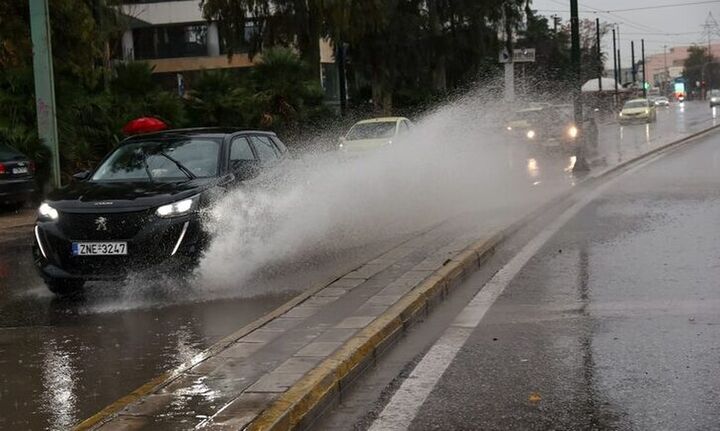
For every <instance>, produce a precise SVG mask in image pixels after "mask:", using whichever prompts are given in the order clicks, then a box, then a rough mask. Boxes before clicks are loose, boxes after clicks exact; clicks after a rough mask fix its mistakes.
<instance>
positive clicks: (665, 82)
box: [662, 45, 670, 95]
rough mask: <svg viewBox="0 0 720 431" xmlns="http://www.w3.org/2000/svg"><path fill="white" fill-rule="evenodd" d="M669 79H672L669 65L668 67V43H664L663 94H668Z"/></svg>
mask: <svg viewBox="0 0 720 431" xmlns="http://www.w3.org/2000/svg"><path fill="white" fill-rule="evenodd" d="M669 81H670V71H669V70H668V67H667V45H663V90H662V94H663V95H665V94H666V91H667V88H668V82H669Z"/></svg>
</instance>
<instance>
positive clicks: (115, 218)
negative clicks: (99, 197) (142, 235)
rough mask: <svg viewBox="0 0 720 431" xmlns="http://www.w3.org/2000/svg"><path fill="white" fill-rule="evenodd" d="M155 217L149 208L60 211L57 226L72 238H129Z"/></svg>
mask: <svg viewBox="0 0 720 431" xmlns="http://www.w3.org/2000/svg"><path fill="white" fill-rule="evenodd" d="M153 217H155V215H154V213H153V212H152V211H150V210H145V211H134V212H123V213H90V214H81V213H66V212H62V213H60V218H59V219H58V226H59V228H60V230H61V231H62V232H63V233H64V234H65V236H66V237H67V238H70V239H73V240H122V239H130V238H133V237H134V236H135V235H137V233H138V232H140V230H141V229H142V228H143V226H145V225H146V224H147V223H149V222H151V221H152V218H153Z"/></svg>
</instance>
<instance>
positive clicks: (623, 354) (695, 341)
mask: <svg viewBox="0 0 720 431" xmlns="http://www.w3.org/2000/svg"><path fill="white" fill-rule="evenodd" d="M718 220H720V136H719V135H718V134H717V133H715V134H713V135H710V136H708V137H706V138H703V139H702V140H701V141H700V142H698V143H696V144H693V145H691V146H689V147H686V148H683V149H681V150H680V151H677V152H673V153H671V154H669V155H666V156H665V157H663V158H660V159H659V160H657V161H655V162H654V163H651V164H649V165H646V166H644V167H643V168H641V169H640V170H638V171H635V172H632V173H630V174H628V175H625V176H623V177H621V178H620V179H619V181H617V182H616V183H614V184H612V185H611V186H610V188H609V189H607V190H605V191H604V192H603V193H602V194H601V195H600V196H599V197H597V198H595V199H594V200H592V201H591V202H590V203H589V204H588V205H586V206H585V207H583V208H582V209H581V210H580V211H579V212H578V213H577V214H575V215H574V216H572V217H571V218H570V219H569V222H567V223H564V224H563V225H562V227H561V228H560V229H559V231H557V232H556V233H554V234H553V235H552V236H550V237H549V240H548V241H547V242H544V244H543V245H542V246H541V247H540V248H539V251H538V252H537V253H535V254H533V255H532V256H531V257H530V258H529V261H528V262H527V264H525V265H524V266H520V268H521V269H520V270H519V272H516V273H513V274H512V276H510V277H511V278H510V279H508V280H507V285H506V286H507V287H505V288H504V291H503V290H501V291H500V292H502V293H501V294H500V296H499V297H498V299H497V300H496V302H494V303H491V304H492V305H491V306H490V308H489V309H488V310H487V312H486V314H484V317H482V316H483V315H480V316H481V317H480V318H481V319H482V320H480V323H479V325H477V327H476V328H475V329H469V330H470V331H471V332H469V333H468V335H467V338H466V339H464V341H463V342H462V344H461V347H460V348H459V351H458V353H457V355H454V354H453V353H449V355H451V356H450V358H451V359H449V360H448V364H449V365H448V366H447V368H442V367H444V365H439V364H440V363H442V362H443V361H444V358H442V357H439V358H438V357H434V356H433V357H432V358H431V356H432V352H434V348H435V347H438V346H443V345H445V344H443V343H447V346H452V345H453V343H454V342H453V340H452V339H451V338H452V337H450V338H448V337H447V334H456V335H455V336H457V334H459V333H460V332H446V333H445V334H446V335H443V337H442V338H440V339H439V341H437V344H434V345H433V349H431V350H430V353H428V354H427V355H425V356H424V352H425V351H427V349H426V348H424V347H423V346H422V345H420V346H419V347H418V349H419V351H420V355H419V357H420V358H422V361H420V365H418V367H420V366H422V367H425V368H423V369H427V370H433V372H435V370H437V372H438V373H440V374H439V376H440V377H439V380H438V381H437V382H430V384H429V388H432V389H431V390H430V391H429V394H428V396H427V398H424V397H423V396H420V395H417V394H415V395H413V394H408V392H407V389H406V386H407V388H411V387H416V386H417V385H418V384H419V385H420V386H422V384H423V382H422V381H421V382H420V383H417V384H416V383H413V379H414V378H415V377H412V376H414V374H410V371H411V370H412V367H414V366H415V364H416V363H417V362H418V361H419V359H418V357H415V358H413V360H412V361H410V363H409V364H408V366H406V367H405V368H404V369H402V370H401V371H399V372H397V374H395V378H394V379H392V377H391V378H390V379H387V380H388V381H390V382H391V383H388V384H387V386H384V387H382V391H380V390H376V392H375V394H374V395H375V396H374V397H372V398H371V397H367V396H366V400H365V401H366V403H365V405H362V404H356V405H354V406H353V408H354V409H356V410H357V409H366V410H365V413H364V414H363V413H362V412H361V413H359V414H358V413H355V414H354V415H350V414H348V413H347V408H344V407H343V406H342V404H341V406H340V408H338V409H336V411H335V412H333V413H332V414H331V415H329V418H328V419H326V422H323V423H322V427H323V429H365V428H367V427H368V426H369V425H370V424H372V423H373V420H374V418H375V417H377V415H378V414H379V413H380V412H381V411H382V414H383V415H385V414H388V415H390V416H388V417H392V414H393V412H391V411H388V409H387V406H388V405H390V406H393V407H395V408H397V409H398V410H400V411H405V409H407V410H408V411H411V412H413V415H412V416H411V417H410V419H411V421H407V422H406V423H404V424H403V427H407V428H408V429H411V430H434V429H437V430H447V429H458V430H459V429H487V430H501V429H502V430H504V429H522V430H547V429H556V430H579V429H587V430H657V429H667V430H711V429H718V427H719V426H720V425H719V424H720V290H718V288H717V287H718V280H720V251H719V249H718V244H720V230H719V229H718ZM553 232H554V231H553ZM551 233H552V232H551ZM508 266H510V265H508ZM497 277H498V275H496V277H493V279H492V280H496V279H497ZM499 277H500V278H502V277H503V276H502V275H500V276H499ZM487 281H488V277H487V275H481V274H478V275H477V276H473V277H471V278H470V279H469V280H468V281H467V282H466V283H465V284H466V286H468V288H473V289H476V290H477V289H480V288H481V287H482V286H485V288H484V289H488V287H487V285H486V284H485V283H486V282H487ZM491 282H492V281H491ZM481 292H482V291H481ZM459 321H460V320H459V319H458V320H455V322H459ZM456 324H457V325H460V324H458V323H456ZM420 328H421V327H420ZM468 328H469V327H468ZM418 332H420V331H418ZM431 344H432V342H431ZM448 349H449V348H448ZM441 350H442V349H441ZM447 351H448V350H446V352H447ZM433 358H434V359H433ZM382 367H383V362H380V364H379V366H378V368H380V369H381V368H382ZM408 375H411V377H410V378H407V376H408ZM418 376H420V375H418ZM363 385H364V384H363V383H361V384H360V388H359V390H360V391H362V390H363V388H362V386H363ZM398 387H399V388H400V389H398ZM365 390H366V389H365ZM381 392H383V393H381ZM388 392H390V394H389V395H388ZM366 395H367V394H366ZM349 398H350V399H352V396H351V397H349ZM378 399H380V401H378ZM388 401H390V404H387V402H388ZM377 403H380V404H381V405H380V407H379V408H378V405H377ZM393 403H394V404H393ZM383 409H385V410H383ZM343 410H345V412H343ZM394 413H395V414H398V413H397V411H396V412H394ZM400 414H402V413H400ZM358 416H359V417H361V419H359V420H358ZM353 417H354V421H348V419H349V418H353ZM382 420H383V418H382V417H381V419H380V420H378V421H377V422H375V425H374V426H375V427H377V426H378V424H380V428H373V429H382V425H386V424H387V423H389V422H383V421H382ZM389 420H392V419H389ZM343 421H344V422H343ZM390 423H391V422H390ZM393 429H401V428H393Z"/></svg>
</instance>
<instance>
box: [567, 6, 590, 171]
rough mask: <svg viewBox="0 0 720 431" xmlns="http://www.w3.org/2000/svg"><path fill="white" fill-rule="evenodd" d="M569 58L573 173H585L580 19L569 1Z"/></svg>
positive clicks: (587, 169) (586, 168) (576, 9)
mask: <svg viewBox="0 0 720 431" xmlns="http://www.w3.org/2000/svg"><path fill="white" fill-rule="evenodd" d="M570 41H571V43H570V45H571V51H570V58H571V62H572V71H573V76H572V92H573V108H574V109H573V111H574V114H575V127H576V128H577V129H578V137H579V138H580V140H579V142H578V144H577V145H576V146H575V166H574V167H573V172H586V171H589V170H590V167H589V166H588V163H587V160H585V140H586V139H585V134H584V133H583V107H582V99H581V97H582V93H581V91H580V86H581V85H582V82H581V79H580V78H581V71H582V69H581V63H580V19H579V17H578V0H570Z"/></svg>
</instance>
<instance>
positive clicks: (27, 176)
mask: <svg viewBox="0 0 720 431" xmlns="http://www.w3.org/2000/svg"><path fill="white" fill-rule="evenodd" d="M34 174H35V163H33V161H32V160H30V159H29V158H28V157H27V156H26V155H24V154H23V153H21V152H20V151H18V150H16V149H15V148H13V147H11V146H9V145H7V144H2V143H0V204H5V205H13V206H20V205H23V204H25V203H26V202H28V201H29V200H31V199H32V196H33V193H35V178H34Z"/></svg>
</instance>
